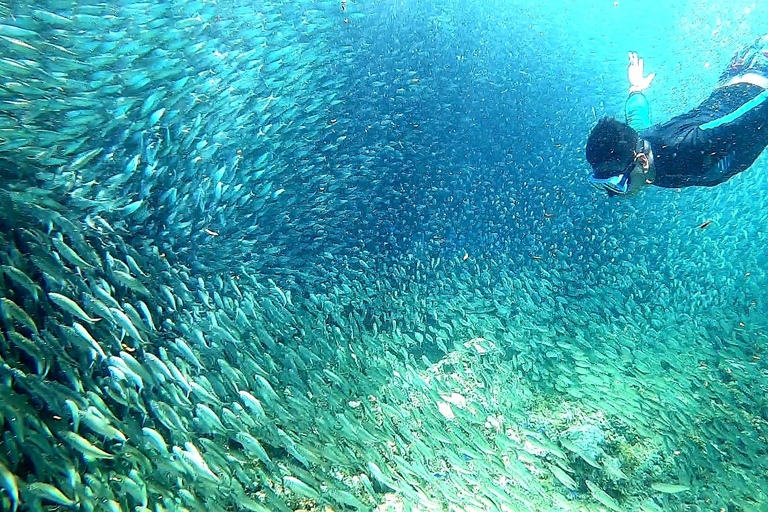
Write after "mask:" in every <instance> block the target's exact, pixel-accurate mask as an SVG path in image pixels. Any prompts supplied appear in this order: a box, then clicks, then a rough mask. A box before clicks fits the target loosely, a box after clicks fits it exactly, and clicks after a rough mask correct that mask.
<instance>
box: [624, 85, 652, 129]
mask: <svg viewBox="0 0 768 512" xmlns="http://www.w3.org/2000/svg"><path fill="white" fill-rule="evenodd" d="M624 114H625V115H626V119H627V124H628V125H629V126H631V127H632V128H633V129H634V130H635V131H638V132H640V131H642V130H645V129H646V128H648V127H649V126H651V105H650V103H648V98H646V97H645V94H643V93H641V92H633V93H631V94H630V95H629V98H627V102H626V103H625V104H624Z"/></svg>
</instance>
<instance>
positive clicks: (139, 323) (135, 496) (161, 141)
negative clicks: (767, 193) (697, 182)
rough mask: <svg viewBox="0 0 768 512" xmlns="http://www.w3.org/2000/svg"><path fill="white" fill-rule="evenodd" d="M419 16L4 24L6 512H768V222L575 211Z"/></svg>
mask: <svg viewBox="0 0 768 512" xmlns="http://www.w3.org/2000/svg"><path fill="white" fill-rule="evenodd" d="M408 7H409V8H408V9H406V8H405V7H404V6H403V4H401V3H394V4H392V5H387V6H384V7H381V6H374V5H368V4H365V3H361V5H356V4H354V3H352V2H351V1H350V2H347V1H346V0H341V1H340V2H339V1H337V0H334V1H322V2H321V1H310V0H301V1H298V2H290V3H288V2H260V3H257V4H254V3H253V2H250V1H248V2H246V1H244V0H227V1H212V0H191V1H182V0H168V1H164V2H129V1H127V0H118V1H116V2H110V3H104V2H101V3H99V2H89V1H87V0H83V1H76V2H73V1H69V0H67V1H64V0H41V1H39V2H34V3H22V2H11V1H9V0H0V20H1V21H0V47H2V56H0V73H2V76H3V78H4V80H3V82H2V84H0V175H1V176H2V178H1V179H0V224H2V230H0V241H1V242H2V250H0V283H1V284H0V320H2V328H3V336H2V339H0V424H2V425H3V429H2V438H0V509H1V510H12V511H14V512H15V511H17V510H32V511H38V510H84V511H102V510H105V511H129V510H135V511H153V512H161V511H219V510H221V511H224V510H250V511H255V512H264V511H281V512H282V511H292V510H455V511H491V510H499V511H521V510H530V511H539V510H617V511H618V510H643V511H655V510H720V509H729V510H731V509H734V508H733V507H736V508H735V509H734V510H750V509H759V507H760V506H768V492H766V489H768V482H766V480H767V479H766V476H765V475H766V474H768V472H767V471H766V469H768V467H766V466H768V462H766V460H768V459H766V458H765V456H764V455H765V451H766V436H767V435H768V432H766V430H767V428H768V427H767V425H768V423H766V422H767V421H768V398H767V397H768V394H767V393H766V392H765V391H766V389H768V367H766V366H765V363H764V362H763V359H762V357H761V351H760V341H761V340H764V335H763V333H762V330H763V329H764V328H765V327H768V326H765V323H764V320H761V318H762V316H761V315H762V313H763V312H764V309H762V308H763V306H762V302H760V300H759V290H760V289H761V283H764V282H765V280H766V277H767V276H768V274H766V272H765V270H764V269H763V270H761V269H760V267H759V264H758V262H759V261H760V258H761V256H760V255H761V254H762V253H759V252H757V253H747V256H745V257H744V258H743V259H740V260H739V261H738V262H733V261H729V260H727V258H726V257H725V256H723V255H722V254H720V255H718V254H719V253H717V250H718V248H720V247H721V246H722V245H723V244H727V245H728V246H729V247H733V248H734V250H739V251H748V250H749V244H748V242H747V240H750V239H753V237H758V236H760V234H759V230H758V228H756V227H755V225H757V223H754V224H752V223H748V224H747V223H744V224H740V222H742V220H741V219H738V218H735V216H729V215H726V214H718V215H712V219H714V220H710V219H709V218H705V219H702V218H700V217H698V216H696V215H697V214H695V213H693V214H692V213H690V211H687V212H686V213H683V214H682V217H680V218H681V219H682V220H680V222H679V224H673V223H670V224H669V225H666V226H661V227H658V233H660V234H659V235H655V236H667V237H668V238H669V245H668V247H667V250H668V251H669V254H672V253H677V254H685V255H688V260H690V261H701V258H700V256H701V255H702V254H705V253H706V254H708V260H707V261H708V263H709V264H710V265H717V266H718V268H727V269H729V270H728V271H725V272H709V271H707V270H706V268H705V269H702V266H701V264H700V263H697V264H692V265H690V266H684V267H674V268H673V269H671V267H667V266H665V263H663V262H662V261H661V260H663V259H664V254H662V253H661V252H656V253H646V252H643V248H644V247H646V246H647V245H648V239H649V238H651V239H652V238H653V236H646V231H647V230H650V229H651V228H650V227H649V226H644V225H640V226H637V225H632V224H631V223H630V221H629V220H627V217H628V216H629V214H631V213H632V212H633V210H632V208H633V207H632V206H620V207H618V208H617V209H616V211H614V212H612V213H609V214H606V213H601V212H599V211H598V208H599V207H600V205H604V200H602V199H601V200H600V201H593V200H592V199H591V196H589V197H587V198H586V199H579V198H577V199H573V201H575V203H576V204H577V206H579V208H576V207H573V206H571V205H567V204H566V205H565V206H564V205H563V204H564V199H565V198H569V197H571V196H572V195H573V194H572V193H571V189H569V187H576V186H577V185H575V183H576V181H577V180H576V177H572V178H568V179H557V176H547V175H543V176H542V175H540V174H531V175H530V177H528V178H525V177H524V176H525V175H524V174H521V173H525V172H529V171H530V170H531V169H539V168H540V167H541V166H544V165H545V164H546V165H547V166H552V167H559V166H563V165H565V164H564V163H563V162H564V161H566V160H567V151H569V148H571V146H573V145H577V144H581V140H580V139H579V140H576V141H572V140H567V141H563V144H560V143H557V144H553V143H552V141H553V140H554V139H553V136H550V135H549V134H550V133H555V132H554V131H550V130H554V129H553V128H552V127H551V126H547V127H546V128H544V127H542V128H541V129H540V130H541V131H540V132H536V133H537V136H538V137H539V138H538V139H537V140H538V141H539V142H536V141H534V142H533V143H532V144H534V146H533V147H534V148H537V149H538V150H540V151H538V153H539V154H540V155H541V156H532V154H533V153H531V154H526V155H525V156H519V155H516V156H515V158H516V159H517V160H516V161H515V162H514V164H510V162H509V156H508V155H507V154H501V153H499V149H498V148H502V147H503V148H508V147H511V146H515V145H516V144H519V143H520V140H522V139H521V138H522V137H523V135H521V134H524V133H528V125H529V122H528V121H526V119H529V118H536V116H540V115H544V114H545V113H546V112H548V110H546V109H547V108H550V107H548V106H546V105H545V106H538V107H533V106H530V105H527V104H524V103H520V102H518V101H517V100H510V99H509V98H510V96H513V97H517V96H515V95H518V96H520V97H522V96H525V94H524V92H525V91H530V90H532V88H535V87H543V86H542V85H541V83H539V82H536V78H532V77H531V76H529V75H528V73H526V72H524V71H521V69H520V68H518V67H517V66H518V64H514V65H513V66H512V67H509V68H499V69H493V70H492V69H486V70H483V69H481V67H480V66H479V65H476V64H474V63H472V62H470V61H471V60H472V58H473V56H472V55H473V54H472V51H470V50H456V52H457V54H456V55H454V54H452V53H450V52H452V51H453V50H452V49H450V48H452V46H451V44H448V41H452V44H453V45H454V46H455V45H456V44H459V43H461V44H459V46H460V47H461V48H464V45H466V46H467V47H469V45H472V44H475V43H474V42H473V41H476V40H480V39H478V37H479V36H478V34H481V32H479V31H480V30H481V28H482V27H481V25H483V24H482V23H481V21H479V20H483V19H488V20H493V23H490V22H489V25H488V26H491V27H496V28H495V30H501V29H502V25H504V21H505V20H503V19H501V18H491V17H488V18H484V17H483V13H484V12H486V11H483V10H480V11H479V12H476V13H475V14H476V15H477V17H478V19H475V20H474V21H472V22H468V23H467V24H466V25H465V26H464V29H465V30H466V31H468V32H467V33H468V34H470V35H461V30H460V29H461V23H460V22H459V21H457V20H458V19H461V17H462V16H463V14H462V12H461V8H460V6H453V7H451V6H449V5H448V4H446V6H444V7H440V6H435V5H433V4H431V3H429V2H413V3H412V5H411V4H409V5H408ZM491 7H493V8H495V7H494V6H493V5H492V6H491ZM491 7H488V8H487V9H489V11H487V12H490V9H491ZM523 15H524V16H536V14H535V13H534V12H527V11H526V12H524V13H523ZM489 16H490V15H489ZM511 19H514V17H512V18H511ZM408 20H410V21H408ZM413 20H430V21H429V22H424V23H421V21H419V23H420V25H419V26H422V27H423V30H421V31H420V30H419V29H415V28H414V26H413V25H412V23H414V22H413ZM489 30H492V29H489ZM505 30H506V29H505ZM537 30H538V29H537ZM388 33H389V34H390V35H391V34H392V33H394V34H396V35H397V36H398V37H394V38H391V40H390V39H388V36H387V34H388ZM521 37H523V38H524V37H532V38H533V37H538V35H537V34H536V35H531V36H525V35H521ZM481 39H482V38H481ZM382 41H384V42H382ZM430 41H431V43H430ZM444 42H445V44H444V45H443V43H444ZM427 44H434V45H436V47H442V46H445V48H448V49H449V50H446V51H447V52H448V53H445V54H436V56H435V57H434V58H424V57H423V56H420V55H418V54H416V53H414V50H413V49H419V48H421V49H422V50H423V49H424V48H425V45H427ZM441 45H442V46H441ZM486 50H487V48H486V47H483V48H481V49H480V50H477V51H475V54H474V55H475V57H476V56H477V54H478V52H479V53H480V54H483V52H484V51H486ZM519 51H522V50H519ZM374 57H375V58H374ZM519 60H524V59H519ZM543 65H544V66H552V69H549V68H547V72H551V73H556V72H557V69H555V68H556V66H557V65H556V64H543ZM462 73H465V74H466V76H468V77H470V78H468V79H467V80H468V81H469V82H466V83H463V84H462V83H459V82H458V81H456V80H452V77H455V76H457V75H461V74H462ZM472 80H476V81H477V83H479V84H480V83H481V84H482V85H480V86H478V87H477V88H472V87H470V86H469V85H467V83H470V84H471V83H472ZM510 88H511V90H510ZM486 97H488V98H489V100H488V101H487V102H486ZM491 98H496V99H491ZM461 102H465V103H461ZM460 103H461V104H463V105H465V106H464V107H462V106H460ZM518 103H520V104H519V105H518ZM513 105H515V106H514V107H513ZM513 108H514V109H517V111H516V112H517V114H515V117H516V120H515V119H512V120H510V119H509V117H505V118H504V121H503V122H504V123H508V124H509V127H510V128H509V129H510V133H514V134H517V135H509V134H506V133H503V130H498V131H493V130H491V131H490V132H489V134H488V135H487V137H486V136H484V135H483V136H481V135H479V134H478V126H479V125H478V123H482V122H483V121H482V120H483V119H490V118H495V117H499V115H498V113H499V112H505V111H507V110H509V109H513ZM462 109H466V112H467V113H466V116H465V117H462V115H464V114H462ZM537 109H538V110H537ZM542 109H543V110H542ZM469 112H471V113H469ZM577 114H578V115H577V116H576V117H578V120H577V121H573V125H574V126H575V127H576V128H574V130H573V131H574V132H585V131H586V129H587V128H586V127H587V126H588V123H589V122H590V119H591V117H592V116H593V115H594V110H592V107H587V106H586V105H585V106H584V108H583V110H580V111H578V112H577ZM504 115H506V116H508V114H504ZM504 115H501V117H504ZM501 117H499V118H501ZM457 119H461V120H462V123H460V124H461V126H459V127H454V124H456V120H457ZM516 123H519V126H518V124H516ZM515 127H517V128H515ZM571 128H573V126H571ZM443 135H447V136H448V138H447V139H446V138H445V137H443ZM484 139H487V140H484ZM541 141H544V142H541ZM486 143H487V144H489V145H493V146H494V148H490V147H487V146H483V144H486ZM561 146H562V147H561ZM486 150H487V154H494V155H497V156H498V158H499V161H497V162H495V163H494V164H493V165H489V166H487V167H483V166H479V165H477V159H478V158H480V157H479V156H478V155H483V154H486ZM518 160H519V161H518ZM510 165H513V166H514V168H515V171H514V172H510V170H509V169H510V167H509V166H510ZM488 169H490V172H489V170H488ZM757 186H759V184H758V185H754V184H750V185H749V187H757ZM718 194H723V193H722V192H718ZM526 198H528V199H526ZM530 198H534V199H533V200H531V199H530ZM685 201H686V199H680V203H676V204H674V205H671V206H670V205H666V206H659V208H660V209H664V208H667V209H669V211H670V212H672V211H673V210H676V209H678V208H679V209H680V210H682V209H683V206H681V205H689V204H696V202H697V201H699V196H697V195H695V194H693V195H692V196H691V197H690V198H689V199H688V201H690V203H686V202H685ZM732 201H733V202H734V204H732ZM715 203H716V204H718V205H723V207H724V208H725V207H727V208H738V204H735V201H734V200H733V199H730V198H728V197H727V196H720V195H717V196H715ZM723 211H733V210H723ZM745 215H746V219H747V220H750V219H751V217H749V215H755V214H745ZM594 218H597V219H600V222H594V223H592V222H591V221H590V219H594ZM705 224H706V226H705ZM710 224H711V225H710ZM462 226H464V228H463V230H462ZM467 226H470V227H469V228H467ZM605 226H611V227H612V228H614V229H608V228H606V227H605ZM718 226H719V227H718ZM734 226H735V227H734ZM726 227H733V229H725V228H726ZM704 228H706V229H704ZM718 229H722V231H723V232H724V234H723V236H722V237H720V238H704V237H705V236H709V234H710V233H713V232H715V233H716V232H717V231H716V230H718ZM624 233H632V234H635V235H638V236H636V237H635V238H633V239H631V240H629V241H627V239H625V238H623V234H624ZM685 237H698V238H697V239H696V240H697V243H696V244H690V243H689V242H687V241H686V238H685ZM697 251H698V252H697ZM606 266H613V267H618V268H619V269H620V270H621V271H620V272H616V271H609V272H603V271H602V269H604V268H606ZM673 272H675V273H676V275H675V276H674V279H673V280H670V277H669V274H671V273H673ZM702 276H703V277H702ZM734 280H736V281H734ZM712 290H719V292H720V293H721V295H716V294H713V293H712ZM732 304H737V305H738V306H737V307H734V308H733V309H729V308H730V305H732ZM718 308H719V309H722V310H723V311H725V312H724V313H723V314H719V315H718V314H713V315H702V311H704V310H707V311H709V310H712V311H718ZM638 313H639V314H638ZM606 318H610V321H606ZM724 482H728V483H729V485H727V486H726V485H724ZM702 504H706V505H702ZM691 507H699V508H691Z"/></svg>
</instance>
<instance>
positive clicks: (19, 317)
mask: <svg viewBox="0 0 768 512" xmlns="http://www.w3.org/2000/svg"><path fill="white" fill-rule="evenodd" d="M0 306H2V307H0V311H2V313H3V316H4V317H5V318H7V319H13V320H16V321H17V322H19V323H20V324H21V325H23V326H24V327H26V328H27V329H29V330H30V331H32V332H34V333H35V334H39V331H38V330H37V325H35V322H34V321H33V320H32V317H31V316H29V315H28V314H27V312H26V311H24V310H23V309H21V308H20V307H19V306H17V305H16V303H15V302H13V301H12V300H11V299H8V298H6V297H3V298H2V299H0Z"/></svg>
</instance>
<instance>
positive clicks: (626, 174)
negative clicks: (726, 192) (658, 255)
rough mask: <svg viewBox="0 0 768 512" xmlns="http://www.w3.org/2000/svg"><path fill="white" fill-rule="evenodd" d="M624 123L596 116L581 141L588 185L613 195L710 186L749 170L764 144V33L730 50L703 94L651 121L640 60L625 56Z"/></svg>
mask: <svg viewBox="0 0 768 512" xmlns="http://www.w3.org/2000/svg"><path fill="white" fill-rule="evenodd" d="M628 74H629V83H630V88H629V97H628V98H627V101H626V104H625V122H621V121H619V120H617V119H615V118H611V117H605V118H603V119H600V120H599V121H598V123H597V125H596V126H595V127H594V128H593V129H592V131H591V133H590V134H589V137H588V139H587V146H586V157H587V161H588V162H589V164H590V166H591V167H592V171H593V172H592V175H591V176H590V177H589V181H590V183H592V185H594V186H595V187H596V188H598V189H600V190H603V191H605V192H607V193H608V195H609V196H614V195H622V196H624V195H633V194H635V193H637V192H638V191H639V190H641V189H642V188H643V187H645V186H647V185H656V186H658V187H665V188H679V187H691V186H705V187H711V186H715V185H718V184H720V183H723V182H724V181H726V180H728V179H729V178H731V177H732V176H735V175H736V174H738V173H740V172H742V171H744V170H746V169H748V168H749V167H750V166H751V165H752V164H753V163H754V162H755V160H756V159H757V157H758V156H760V154H761V153H762V152H763V150H764V149H765V147H766V146H767V145H768V35H765V36H761V37H759V38H757V39H756V40H755V41H754V42H753V43H752V44H750V45H748V46H746V47H744V48H742V49H740V50H739V51H737V52H736V54H735V55H734V57H733V59H731V62H730V64H729V65H728V67H727V68H726V69H725V71H724V72H723V73H722V74H721V76H720V80H719V81H718V85H717V87H716V88H715V90H714V91H712V94H710V96H709V98H707V99H706V100H704V101H703V102H702V103H701V104H700V105H699V106H698V107H696V108H694V109H692V110H691V111H689V112H686V113H685V114H681V115H679V116H676V117H674V118H672V119H670V120H669V121H667V122H666V123H663V124H656V125H653V126H652V125H651V117H650V105H649V102H648V99H647V98H646V96H645V94H643V91H645V90H646V89H647V88H648V87H650V85H651V82H652V81H653V78H654V77H655V73H651V74H650V75H648V76H645V73H644V65H643V59H640V58H638V56H637V54H636V53H630V54H629V71H628Z"/></svg>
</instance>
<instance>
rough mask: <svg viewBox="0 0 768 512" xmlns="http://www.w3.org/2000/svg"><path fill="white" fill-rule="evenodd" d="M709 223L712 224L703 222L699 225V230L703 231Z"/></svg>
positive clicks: (709, 221)
mask: <svg viewBox="0 0 768 512" xmlns="http://www.w3.org/2000/svg"><path fill="white" fill-rule="evenodd" d="M711 223H712V221H711V220H708V221H705V222H703V223H702V224H700V225H699V229H704V228H705V227H707V226H709V225H710V224H711Z"/></svg>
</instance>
